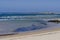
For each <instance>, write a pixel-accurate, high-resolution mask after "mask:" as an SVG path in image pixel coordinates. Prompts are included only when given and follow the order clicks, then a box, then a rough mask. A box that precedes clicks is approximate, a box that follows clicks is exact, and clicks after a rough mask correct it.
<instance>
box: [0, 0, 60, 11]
mask: <svg viewBox="0 0 60 40" xmlns="http://www.w3.org/2000/svg"><path fill="white" fill-rule="evenodd" d="M45 11H51V12H52V11H53V12H59V11H60V0H0V12H45Z"/></svg>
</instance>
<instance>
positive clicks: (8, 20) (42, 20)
mask: <svg viewBox="0 0 60 40" xmlns="http://www.w3.org/2000/svg"><path fill="white" fill-rule="evenodd" d="M59 18H60V15H55V14H54V15H49V14H48V15H47V14H3V15H0V34H8V33H11V32H12V33H13V32H14V33H15V32H26V31H32V30H40V29H46V28H51V27H52V28H54V27H55V28H57V27H56V26H58V27H59V25H60V24H56V23H49V22H48V20H51V19H59Z"/></svg>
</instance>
